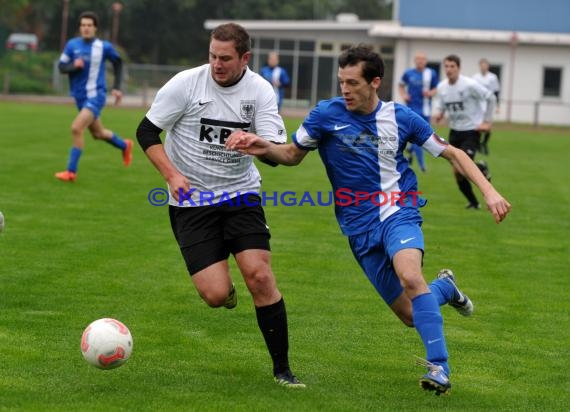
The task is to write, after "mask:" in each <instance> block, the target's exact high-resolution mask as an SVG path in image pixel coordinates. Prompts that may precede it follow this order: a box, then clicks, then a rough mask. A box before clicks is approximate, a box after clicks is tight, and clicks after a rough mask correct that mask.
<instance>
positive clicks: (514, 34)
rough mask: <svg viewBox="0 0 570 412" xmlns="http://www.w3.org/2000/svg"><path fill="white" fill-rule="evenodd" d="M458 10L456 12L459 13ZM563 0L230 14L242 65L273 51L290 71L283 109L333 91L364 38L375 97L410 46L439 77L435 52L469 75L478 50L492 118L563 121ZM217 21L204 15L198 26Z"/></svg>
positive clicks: (567, 114) (409, 60)
mask: <svg viewBox="0 0 570 412" xmlns="http://www.w3.org/2000/svg"><path fill="white" fill-rule="evenodd" d="M459 8H460V9H461V10H459ZM568 16H570V2H568V1H566V0H543V1H541V2H536V1H532V0H519V1H517V0H503V1H501V2H497V1H494V0H478V1H473V0H469V1H463V2H457V1H454V0H432V1H430V2H425V1H422V0H404V1H395V2H394V13H393V20H391V21H370V20H360V19H359V18H358V16H355V15H352V14H340V15H338V16H337V18H336V20H335V21H283V20H276V21H238V23H240V24H242V25H243V26H244V27H246V28H247V29H248V30H249V32H250V33H251V35H252V37H253V42H254V58H253V62H252V68H253V69H254V70H259V68H260V67H261V66H262V65H263V64H264V62H265V59H266V57H267V54H268V53H269V52H270V51H272V50H277V51H278V52H279V54H280V64H281V65H282V66H284V67H285V68H286V69H287V70H288V71H289V73H290V74H291V78H292V84H291V87H290V88H289V90H288V91H287V93H286V101H285V105H284V106H285V107H289V108H305V107H310V106H311V105H313V104H315V103H316V102H317V101H318V100H320V99H325V98H329V97H331V96H332V95H335V94H337V84H336V71H337V66H336V57H337V56H338V54H339V52H340V51H342V50H343V49H344V48H346V47H349V46H350V45H351V44H355V43H370V44H372V45H374V47H375V48H376V49H377V51H379V52H380V53H381V55H382V57H383V58H384V60H385V63H386V75H385V78H384V82H383V86H382V88H381V90H380V95H381V98H383V99H392V98H393V99H396V100H397V99H398V98H399V97H398V93H397V85H398V80H399V78H400V76H401V74H402V73H403V72H404V70H405V69H406V68H408V67H411V66H413V56H414V54H415V52H416V51H418V50H422V51H424V52H425V53H426V54H427V55H428V58H429V65H430V66H431V67H434V68H435V69H436V70H437V71H438V73H439V74H440V78H444V77H445V74H444V73H443V70H442V60H443V58H444V57H445V56H446V55H448V54H451V53H454V54H457V55H459V56H460V57H461V60H462V73H463V74H465V75H468V76H472V75H473V74H474V73H475V72H476V71H477V70H478V61H479V59H480V58H481V57H486V58H487V59H488V60H489V62H490V63H491V70H492V71H494V72H495V73H496V74H497V75H498V76H499V78H500V81H501V95H500V98H501V110H500V113H499V114H498V116H497V118H498V120H505V121H513V122H524V123H536V124H538V123H541V124H561V125H562V124H564V125H570V80H569V75H570V19H568ZM219 23H221V21H216V20H208V21H206V23H205V27H206V28H207V29H211V28H213V27H215V26H216V25H218V24H219Z"/></svg>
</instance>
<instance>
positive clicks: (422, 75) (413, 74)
mask: <svg viewBox="0 0 570 412" xmlns="http://www.w3.org/2000/svg"><path fill="white" fill-rule="evenodd" d="M400 84H403V85H405V86H406V88H407V90H408V94H409V95H410V101H409V102H408V107H409V108H410V109H412V110H413V111H414V112H416V113H417V114H419V115H420V116H423V117H424V118H429V116H430V115H431V97H424V95H423V94H422V93H423V92H424V91H427V90H431V89H435V88H436V87H437V84H438V79H437V73H436V72H435V70H433V69H430V68H429V67H426V68H425V69H424V70H423V71H421V72H420V71H418V70H417V69H415V68H412V69H408V70H406V71H405V72H404V74H403V75H402V79H401V80H400Z"/></svg>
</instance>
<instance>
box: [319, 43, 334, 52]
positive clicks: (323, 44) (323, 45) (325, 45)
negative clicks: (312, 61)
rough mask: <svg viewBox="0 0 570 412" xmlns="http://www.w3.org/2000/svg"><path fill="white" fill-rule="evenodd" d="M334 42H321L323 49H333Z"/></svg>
mask: <svg viewBox="0 0 570 412" xmlns="http://www.w3.org/2000/svg"><path fill="white" fill-rule="evenodd" d="M333 50H334V44H332V43H321V51H333Z"/></svg>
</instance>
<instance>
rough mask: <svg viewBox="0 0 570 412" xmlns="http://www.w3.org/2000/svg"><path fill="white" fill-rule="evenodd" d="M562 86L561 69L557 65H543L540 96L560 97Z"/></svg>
mask: <svg viewBox="0 0 570 412" xmlns="http://www.w3.org/2000/svg"><path fill="white" fill-rule="evenodd" d="M561 86H562V69H561V68H559V67H545V68H544V71H543V77H542V96H543V97H560V89H561Z"/></svg>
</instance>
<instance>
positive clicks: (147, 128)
mask: <svg viewBox="0 0 570 412" xmlns="http://www.w3.org/2000/svg"><path fill="white" fill-rule="evenodd" d="M161 132H162V129H161V128H160V127H157V126H155V124H154V123H153V122H151V121H150V120H148V118H147V117H145V118H144V119H142V121H141V122H140V124H139V127H138V128H137V140H138V142H139V145H140V146H141V147H142V149H143V151H145V152H146V149H148V148H149V147H151V146H154V145H155V144H162V140H160V133H161Z"/></svg>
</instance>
